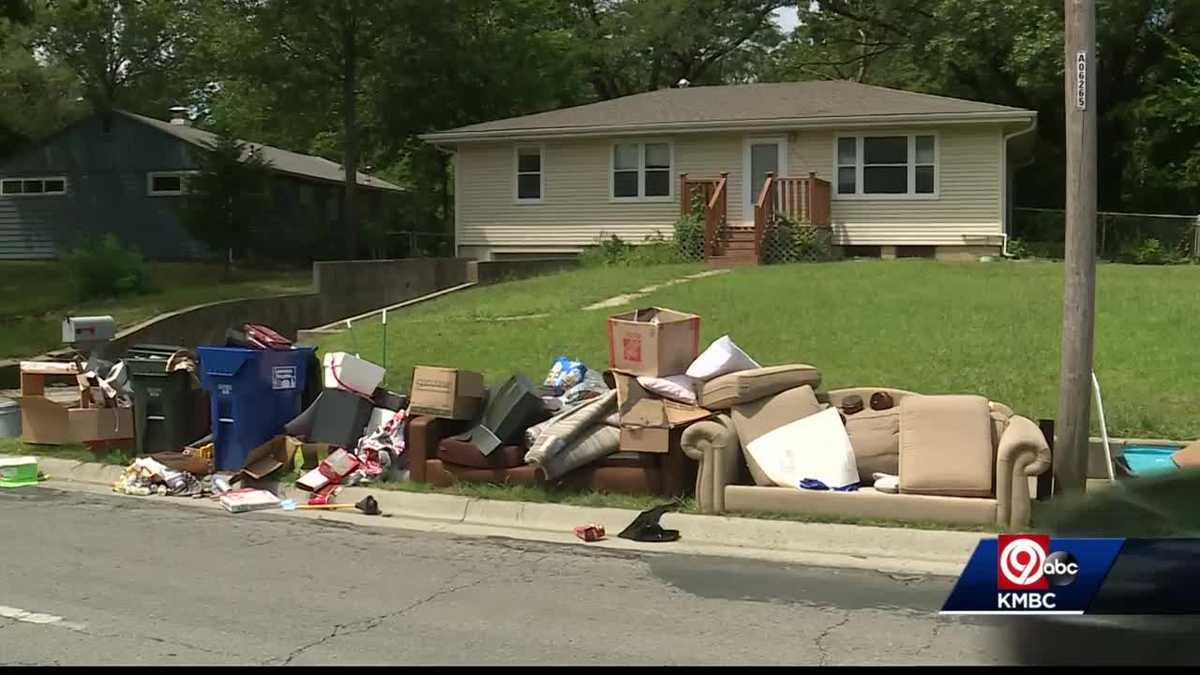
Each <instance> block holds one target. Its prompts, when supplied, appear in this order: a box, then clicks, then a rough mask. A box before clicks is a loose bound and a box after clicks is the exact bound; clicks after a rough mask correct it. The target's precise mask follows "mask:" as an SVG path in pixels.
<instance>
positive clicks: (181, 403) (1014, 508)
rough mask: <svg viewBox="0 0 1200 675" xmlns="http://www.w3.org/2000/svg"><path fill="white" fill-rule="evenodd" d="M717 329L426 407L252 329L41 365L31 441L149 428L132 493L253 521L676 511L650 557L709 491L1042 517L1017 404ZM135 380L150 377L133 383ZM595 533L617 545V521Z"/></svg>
mask: <svg viewBox="0 0 1200 675" xmlns="http://www.w3.org/2000/svg"><path fill="white" fill-rule="evenodd" d="M700 322H701V318H700V316H698V315H696V314H691V313H687V312H682V311H678V310H673V309H668V308H664V307H647V308H641V309H637V310H634V311H630V312H624V313H620V314H616V315H614V316H611V317H609V319H608V321H607V331H606V332H607V341H608V352H609V363H608V364H607V367H606V368H595V367H592V366H589V365H588V364H585V363H584V362H582V361H581V360H579V359H575V358H572V357H571V356H570V355H568V354H563V355H557V356H554V357H553V358H551V359H550V367H549V369H548V372H547V373H546V375H545V376H544V377H543V378H541V379H540V381H538V382H536V383H535V381H534V380H531V379H530V378H529V377H528V376H526V375H525V374H522V373H512V374H511V375H510V376H509V377H508V378H507V379H506V380H504V381H503V383H501V384H500V385H499V386H494V387H489V386H487V384H486V383H485V380H484V377H483V375H482V374H481V373H478V372H474V371H470V370H465V369H460V368H454V367H448V366H447V365H446V364H439V365H419V366H416V367H414V368H413V370H412V372H411V378H410V386H409V388H408V391H407V392H406V393H401V392H395V391H390V390H388V389H387V388H386V387H384V386H383V382H384V379H385V376H386V370H385V368H383V367H380V366H378V365H376V364H374V363H371V362H369V361H367V360H365V359H363V358H361V357H360V356H359V355H358V354H351V353H348V352H341V351H339V352H330V353H326V354H324V355H323V356H321V357H320V358H318V355H317V353H316V350H315V349H314V348H312V347H305V346H299V345H293V344H292V343H291V341H289V340H288V339H287V338H285V337H284V336H282V335H279V334H278V333H276V332H275V331H273V330H271V329H270V328H269V327H266V326H261V325H257V324H243V325H239V326H236V327H234V328H232V329H231V330H230V331H228V333H227V338H226V342H225V344H224V345H204V346H198V347H196V348H195V350H194V351H192V350H189V349H186V348H182V347H177V346H162V345H138V346H135V347H133V348H131V349H130V350H129V352H128V353H127V354H126V355H125V360H119V361H116V362H108V361H104V360H102V359H100V358H98V357H97V356H95V355H91V356H89V357H88V358H87V360H84V359H82V358H80V359H76V360H75V361H73V362H70V363H63V364H41V363H38V364H32V363H31V364H22V380H21V382H22V398H21V403H22V414H23V425H22V426H23V430H24V434H25V437H24V438H25V441H26V442H28V443H50V444H54V443H66V442H72V441H78V442H85V443H90V442H99V441H105V440H111V439H114V438H122V439H128V438H131V437H133V435H134V434H135V433H136V436H137V448H138V454H139V457H138V458H137V459H136V460H135V461H134V462H133V463H132V464H130V466H129V467H128V468H127V470H126V472H125V475H124V476H123V477H122V478H121V479H120V480H119V481H117V482H116V483H115V484H114V485H113V489H114V490H115V491H118V492H122V493H124V494H130V495H138V496H151V495H156V496H174V497H189V498H197V499H199V498H209V499H214V500H219V501H220V502H221V503H222V505H223V506H224V507H225V508H226V509H227V510H228V511H230V512H231V513H242V512H249V511H256V510H262V509H283V510H298V509H335V508H346V509H349V508H356V509H357V510H358V511H359V512H361V513H363V514H372V513H378V508H377V506H375V507H374V508H372V507H371V503H373V502H374V500H371V503H360V504H357V505H351V504H339V503H337V501H336V498H337V496H338V494H339V492H340V491H341V489H342V488H344V487H348V486H354V485H371V484H375V483H378V482H382V481H412V482H422V483H430V484H432V485H434V486H439V487H445V486H449V485H453V484H455V483H492V484H508V485H528V486H541V487H546V488H554V489H565V490H591V491H600V492H608V493H623V494H632V495H649V496H656V497H660V498H662V500H663V502H664V503H663V504H662V505H660V506H657V507H655V508H653V509H650V510H648V511H646V512H644V513H643V514H641V515H640V516H639V517H638V519H637V520H635V521H634V522H633V523H631V524H630V525H629V527H626V528H624V530H622V531H621V533H620V534H619V535H618V536H620V537H626V538H633V539H638V540H639V541H658V542H668V541H674V540H676V539H678V538H679V536H680V535H679V532H678V531H675V530H666V529H663V528H662V527H661V526H660V525H659V524H658V520H659V518H661V516H662V515H663V514H664V513H666V512H668V511H670V510H674V509H677V508H678V507H679V504H680V503H681V502H680V501H679V500H680V499H682V498H684V497H689V496H694V497H695V499H696V502H697V504H698V506H699V507H700V510H701V511H703V512H705V513H726V512H737V511H773V512H795V513H805V514H807V513H818V514H833V515H844V516H857V517H879V518H888V519H901V520H904V519H911V520H920V521H930V520H933V521H945V522H962V521H966V522H996V523H1001V524H1004V525H1006V526H1012V525H1022V524H1026V523H1027V522H1028V514H1029V511H1030V507H1029V501H1030V496H1029V492H1028V484H1027V479H1028V477H1032V476H1036V475H1039V474H1040V473H1042V472H1044V471H1046V470H1047V469H1048V468H1049V447H1048V444H1047V443H1046V439H1045V438H1043V437H1042V436H1041V434H1040V432H1038V430H1037V427H1036V425H1033V423H1032V422H1030V421H1029V420H1027V419H1025V418H1023V417H1020V416H1017V415H1015V414H1014V413H1013V411H1012V410H1011V409H1009V408H1008V407H1007V406H1004V405H1003V404H1000V403H996V402H991V401H988V400H987V399H985V398H983V397H980V396H962V395H953V396H942V395H924V394H916V393H913V392H907V391H904V390H901V389H891V388H884V387H876V388H851V389H840V390H832V391H824V390H822V389H821V379H822V378H821V372H820V370H818V369H817V368H816V367H814V366H811V365H808V364H781V365H767V366H764V365H762V364H760V363H759V362H758V361H757V360H755V359H754V358H753V357H752V356H751V355H750V354H748V353H746V351H745V350H743V349H742V348H740V347H739V346H738V345H737V344H736V343H735V342H734V340H733V339H732V338H731V336H729V335H722V336H721V337H719V338H718V339H716V340H714V341H713V342H711V343H710V344H709V345H708V346H707V347H706V348H705V349H703V350H701V336H700ZM597 333H599V331H597ZM93 348H96V347H95V346H94V345H93ZM126 364H135V365H134V367H133V368H130V369H129V370H130V372H132V373H133V376H132V377H129V378H124V379H123V378H122V376H121V373H122V372H125V371H124V369H125V367H126ZM26 366H28V369H27V368H26ZM48 375H63V376H69V377H73V378H75V379H76V382H75V386H77V387H78V389H79V397H78V398H79V400H78V402H73V403H72V404H71V405H70V406H69V407H66V406H63V405H61V404H59V403H55V402H52V401H50V400H49V399H48V398H46V397H45V393H44V386H43V380H44V378H45V377H47V376H48ZM868 402H869V403H868ZM26 404H28V405H29V407H28V409H27V408H26ZM47 405H52V406H55V407H56V410H55V411H54V413H53V415H50V414H48V413H47V410H48V408H47ZM135 421H136V423H135ZM112 425H115V426H112ZM63 426H66V427H68V428H70V429H71V430H72V431H71V432H70V433H69V434H63V433H62V432H61V429H56V427H63ZM1031 429H1032V431H1031ZM998 486H999V488H998ZM291 487H294V488H295V489H296V490H297V491H298V492H297V493H293V494H286V492H287V489H286V488H291ZM301 502H303V503H301ZM575 534H576V536H578V537H579V539H580V540H582V541H585V542H590V541H598V540H601V539H603V538H605V536H606V535H605V527H604V525H603V524H600V523H587V524H584V525H580V526H579V527H578V528H576V532H575Z"/></svg>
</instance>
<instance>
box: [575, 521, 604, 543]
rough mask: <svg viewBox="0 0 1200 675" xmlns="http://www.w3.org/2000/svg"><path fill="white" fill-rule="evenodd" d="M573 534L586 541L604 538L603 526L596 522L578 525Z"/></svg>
mask: <svg viewBox="0 0 1200 675" xmlns="http://www.w3.org/2000/svg"><path fill="white" fill-rule="evenodd" d="M575 536H576V537H579V538H580V539H582V540H584V541H587V542H592V541H600V540H601V539H603V538H604V526H603V525H597V524H596V523H588V524H587V525H580V526H579V527H576V528H575Z"/></svg>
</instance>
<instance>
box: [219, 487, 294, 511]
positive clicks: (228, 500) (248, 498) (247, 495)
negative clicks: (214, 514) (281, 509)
mask: <svg viewBox="0 0 1200 675" xmlns="http://www.w3.org/2000/svg"><path fill="white" fill-rule="evenodd" d="M279 504H280V499H279V497H276V496H275V495H273V494H271V493H270V492H267V491H266V490H258V489H255V488H242V489H240V490H234V491H232V492H227V493H225V494H223V495H221V506H223V507H225V510H226V511H228V512H230V513H244V512H246V511H261V510H262V509H273V508H276V507H278V506H279Z"/></svg>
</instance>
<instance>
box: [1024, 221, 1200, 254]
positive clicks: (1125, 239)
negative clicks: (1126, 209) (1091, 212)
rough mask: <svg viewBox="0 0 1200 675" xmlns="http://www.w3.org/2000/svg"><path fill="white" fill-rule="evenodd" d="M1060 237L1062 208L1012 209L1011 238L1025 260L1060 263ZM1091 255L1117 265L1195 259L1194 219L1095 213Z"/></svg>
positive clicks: (1197, 232) (1198, 229) (1199, 246)
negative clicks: (1031, 258) (1022, 253)
mask: <svg viewBox="0 0 1200 675" xmlns="http://www.w3.org/2000/svg"><path fill="white" fill-rule="evenodd" d="M1065 232H1066V212H1065V211H1063V210H1062V209H1035V208H1014V209H1013V228H1012V239H1013V240H1019V241H1017V247H1018V248H1024V249H1025V251H1024V253H1025V254H1027V255H1029V256H1033V257H1038V258H1054V259H1061V258H1062V257H1063V246H1064V245H1063V238H1064V234H1065ZM1009 250H1010V251H1012V246H1011V245H1010V247H1009ZM1096 255H1097V256H1098V257H1100V258H1101V259H1102V260H1111V261H1119V262H1156V261H1161V262H1170V261H1176V260H1187V259H1196V258H1200V216H1187V215H1170V214H1162V213H1118V212H1111V211H1101V212H1098V213H1097V214H1096Z"/></svg>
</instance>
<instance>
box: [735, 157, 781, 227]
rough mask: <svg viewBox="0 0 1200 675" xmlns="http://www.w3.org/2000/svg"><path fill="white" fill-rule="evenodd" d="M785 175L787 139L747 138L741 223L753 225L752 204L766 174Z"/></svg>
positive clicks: (760, 189) (743, 166) (743, 171)
mask: <svg viewBox="0 0 1200 675" xmlns="http://www.w3.org/2000/svg"><path fill="white" fill-rule="evenodd" d="M768 172H770V173H774V174H775V176H776V177H780V176H786V175H787V138H785V137H783V136H771V137H748V138H746V140H745V142H744V143H743V159H742V176H743V177H744V180H743V182H742V222H743V224H746V225H753V224H754V203H755V202H756V201H758V193H759V192H761V191H762V187H763V182H764V181H766V179H767V173H768Z"/></svg>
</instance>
